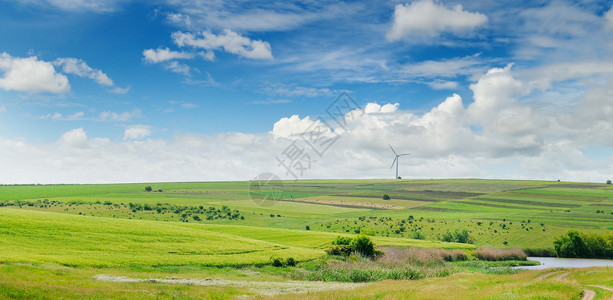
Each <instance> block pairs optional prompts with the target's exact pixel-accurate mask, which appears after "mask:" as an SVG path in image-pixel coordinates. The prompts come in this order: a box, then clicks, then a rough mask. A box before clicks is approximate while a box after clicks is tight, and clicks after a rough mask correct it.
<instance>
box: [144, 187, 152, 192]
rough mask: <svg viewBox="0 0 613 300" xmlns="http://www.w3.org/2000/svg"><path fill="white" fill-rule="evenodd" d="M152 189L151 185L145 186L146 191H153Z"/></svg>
mask: <svg viewBox="0 0 613 300" xmlns="http://www.w3.org/2000/svg"><path fill="white" fill-rule="evenodd" d="M151 190H153V189H152V188H151V186H146V187H145V191H146V192H151Z"/></svg>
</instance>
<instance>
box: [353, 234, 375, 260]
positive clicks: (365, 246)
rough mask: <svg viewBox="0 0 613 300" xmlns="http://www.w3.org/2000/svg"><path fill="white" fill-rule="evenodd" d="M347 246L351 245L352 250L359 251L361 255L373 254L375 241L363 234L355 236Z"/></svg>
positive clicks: (370, 255) (372, 255)
mask: <svg viewBox="0 0 613 300" xmlns="http://www.w3.org/2000/svg"><path fill="white" fill-rule="evenodd" d="M349 247H351V249H352V250H353V251H355V252H357V253H360V254H361V255H363V256H366V257H374V256H375V243H373V242H372V240H371V239H370V238H369V237H367V236H365V235H359V236H357V237H355V238H354V239H353V240H352V241H351V243H350V244H349Z"/></svg>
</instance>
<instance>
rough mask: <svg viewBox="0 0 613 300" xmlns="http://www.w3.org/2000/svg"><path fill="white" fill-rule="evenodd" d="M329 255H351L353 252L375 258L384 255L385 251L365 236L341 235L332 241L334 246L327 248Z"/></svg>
mask: <svg viewBox="0 0 613 300" xmlns="http://www.w3.org/2000/svg"><path fill="white" fill-rule="evenodd" d="M326 252H327V253H328V254H329V255H340V256H349V255H350V254H351V253H354V252H355V253H357V254H359V255H362V256H364V257H368V258H375V257H376V256H379V255H382V254H383V252H382V251H380V250H378V249H377V248H376V247H375V243H373V241H372V240H371V239H370V238H369V237H367V236H365V235H363V234H362V235H359V236H357V237H355V238H353V239H352V238H350V237H343V236H339V237H337V238H336V239H335V240H334V241H332V246H330V247H329V248H328V249H326Z"/></svg>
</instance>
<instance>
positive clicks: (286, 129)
mask: <svg viewBox="0 0 613 300" xmlns="http://www.w3.org/2000/svg"><path fill="white" fill-rule="evenodd" d="M317 125H321V122H320V121H319V120H314V121H313V120H311V118H310V117H308V116H307V117H305V118H303V119H301V118H300V116H299V115H292V116H291V117H289V118H281V119H280V120H279V121H277V122H276V123H275V124H274V125H273V127H272V131H271V133H272V135H273V136H275V137H284V138H290V137H296V136H299V135H301V134H303V133H304V132H306V131H307V130H309V128H312V127H313V126H317Z"/></svg>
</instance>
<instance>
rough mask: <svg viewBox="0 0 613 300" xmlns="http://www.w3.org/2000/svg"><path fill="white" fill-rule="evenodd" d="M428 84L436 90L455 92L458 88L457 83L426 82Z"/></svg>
mask: <svg viewBox="0 0 613 300" xmlns="http://www.w3.org/2000/svg"><path fill="white" fill-rule="evenodd" d="M426 84H427V85H428V86H429V87H431V88H433V89H435V90H453V89H457V88H458V82H457V81H443V80H435V81H429V82H426Z"/></svg>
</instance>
